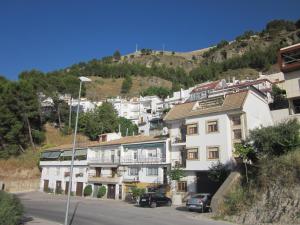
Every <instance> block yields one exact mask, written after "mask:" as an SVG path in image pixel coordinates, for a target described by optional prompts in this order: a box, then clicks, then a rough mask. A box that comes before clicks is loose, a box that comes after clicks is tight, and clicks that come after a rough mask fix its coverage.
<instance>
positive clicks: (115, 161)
mask: <svg viewBox="0 0 300 225" xmlns="http://www.w3.org/2000/svg"><path fill="white" fill-rule="evenodd" d="M88 162H89V163H102V164H119V163H120V158H119V157H114V158H101V157H89V158H88Z"/></svg>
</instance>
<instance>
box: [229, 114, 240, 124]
mask: <svg viewBox="0 0 300 225" xmlns="http://www.w3.org/2000/svg"><path fill="white" fill-rule="evenodd" d="M231 120H232V123H233V125H234V126H237V125H241V116H240V115H238V116H233V117H232V118H231Z"/></svg>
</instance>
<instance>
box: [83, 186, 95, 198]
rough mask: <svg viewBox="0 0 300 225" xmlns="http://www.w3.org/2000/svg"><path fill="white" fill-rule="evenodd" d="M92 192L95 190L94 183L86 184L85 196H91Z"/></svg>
mask: <svg viewBox="0 0 300 225" xmlns="http://www.w3.org/2000/svg"><path fill="white" fill-rule="evenodd" d="M92 192H93V189H92V185H90V184H89V185H87V186H85V188H84V191H83V195H84V196H91V194H92Z"/></svg>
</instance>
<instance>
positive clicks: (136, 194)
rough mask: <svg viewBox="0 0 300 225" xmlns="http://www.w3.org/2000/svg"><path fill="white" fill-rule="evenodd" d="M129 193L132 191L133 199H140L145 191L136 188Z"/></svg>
mask: <svg viewBox="0 0 300 225" xmlns="http://www.w3.org/2000/svg"><path fill="white" fill-rule="evenodd" d="M131 191H132V197H133V198H137V197H140V196H141V195H142V194H144V193H145V192H146V190H145V189H144V188H137V187H134V188H132V190H131Z"/></svg>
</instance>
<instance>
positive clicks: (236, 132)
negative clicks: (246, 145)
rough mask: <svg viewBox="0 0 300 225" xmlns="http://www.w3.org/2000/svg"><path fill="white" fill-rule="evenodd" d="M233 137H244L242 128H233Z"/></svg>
mask: <svg viewBox="0 0 300 225" xmlns="http://www.w3.org/2000/svg"><path fill="white" fill-rule="evenodd" d="M233 139H242V130H241V129H235V130H233Z"/></svg>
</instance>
